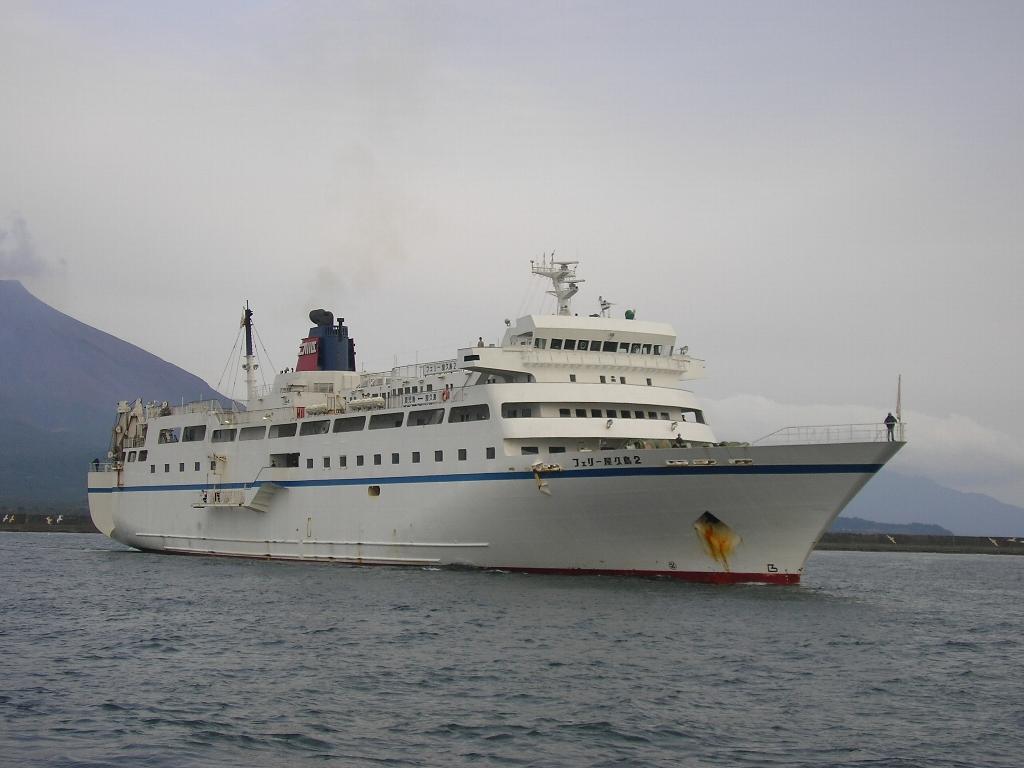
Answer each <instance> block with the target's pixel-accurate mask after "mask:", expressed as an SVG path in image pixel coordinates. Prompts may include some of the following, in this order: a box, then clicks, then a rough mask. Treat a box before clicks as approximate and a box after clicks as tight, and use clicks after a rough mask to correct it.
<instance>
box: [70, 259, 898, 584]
mask: <svg viewBox="0 0 1024 768" xmlns="http://www.w3.org/2000/svg"><path fill="white" fill-rule="evenodd" d="M533 271H534V273H535V274H538V275H541V276H544V277H547V278H549V279H550V280H551V281H552V285H553V289H552V290H551V291H550V293H552V294H553V295H554V296H555V299H556V302H557V306H558V314H555V315H528V316H526V317H522V318H520V319H519V320H517V321H516V322H515V323H514V324H512V323H508V322H506V325H507V328H506V331H505V334H504V337H503V339H502V341H501V344H500V345H497V346H495V345H484V344H483V343H482V342H478V343H477V344H475V345H473V346H468V347H465V348H463V349H459V350H458V353H457V356H456V357H455V358H452V359H448V360H440V361H434V362H429V363H417V364H415V365H406V366H398V367H395V368H394V369H392V370H390V371H386V372H379V373H365V372H363V373H360V372H356V370H355V360H354V357H355V350H354V345H353V343H352V341H351V340H350V339H349V338H348V335H347V334H348V329H347V328H346V327H345V326H344V321H343V320H339V321H338V323H337V325H335V324H334V318H333V315H332V314H331V313H329V312H325V311H323V310H315V311H314V312H312V313H310V319H311V320H312V321H313V322H314V324H315V325H314V327H313V328H311V329H310V334H309V336H308V337H307V338H305V339H304V340H303V342H302V345H301V346H300V355H299V363H298V365H297V367H296V370H294V371H292V370H286V371H285V372H282V373H280V374H278V375H277V377H276V379H275V381H274V384H273V386H272V387H271V388H270V390H269V391H268V392H265V393H260V392H258V391H257V389H256V387H255V383H254V377H253V375H252V374H253V371H254V370H255V369H254V366H255V361H254V357H253V355H252V348H251V343H250V344H249V346H248V349H247V355H246V366H245V373H246V376H247V384H248V387H247V391H248V394H249V401H248V403H247V404H246V405H247V407H246V409H245V410H240V409H230V408H225V407H224V406H223V405H222V404H221V403H219V402H217V401H205V402H200V403H190V404H186V405H183V406H177V407H176V406H170V405H168V404H167V403H162V404H152V403H151V404H148V405H146V404H143V403H141V402H135V403H129V402H127V401H122V403H121V404H120V405H119V407H118V421H117V425H116V426H115V428H114V434H113V440H112V448H111V456H110V463H108V464H105V465H103V466H100V467H94V468H93V471H91V472H90V473H89V504H90V510H91V513H92V516H93V520H94V521H95V522H96V524H97V526H98V527H99V528H100V530H102V531H103V532H104V533H106V534H107V535H108V536H111V537H112V538H115V539H117V540H118V541H121V542H123V543H125V544H128V545H129V546H133V547H137V548H139V549H146V550H156V551H163V552H176V553H190V554H214V555H234V556H242V557H269V558H288V559H300V560H333V561H339V562H346V563H361V564H392V565H462V566H475V567H481V568H502V569H512V570H526V571H543V572H602V573H630V574H633V573H636V574H649V575H665V576H672V577H676V578H686V579H694V580H703V581H769V582H779V583H794V582H797V581H799V578H800V575H801V573H802V571H803V567H804V563H805V561H806V558H807V556H808V554H809V553H810V551H811V549H812V548H813V546H814V544H815V543H816V542H817V540H818V538H819V537H820V536H821V534H822V533H823V532H824V531H825V530H826V529H827V527H828V525H829V524H830V523H831V522H832V520H833V519H834V518H835V517H836V515H838V514H839V512H840V510H841V509H842V508H843V507H844V506H845V505H846V503H847V502H848V501H849V500H850V499H851V498H852V497H853V495H854V494H855V493H856V492H857V491H858V490H859V489H860V488H861V486H863V485H864V483H865V482H867V480H868V479H870V477H871V476H872V475H873V474H874V472H876V471H877V470H878V469H880V468H881V467H882V465H884V464H885V462H886V461H887V460H888V459H889V458H891V457H892V455H893V454H894V453H895V452H896V451H897V450H898V449H899V448H900V447H901V446H902V445H903V425H902V424H898V425H896V430H897V432H896V434H895V435H894V437H896V438H898V439H894V440H888V439H887V434H886V428H885V427H884V425H881V424H880V425H860V426H858V425H852V426H843V427H822V428H799V430H798V429H797V428H790V429H788V430H782V431H780V432H779V433H777V434H775V435H773V436H771V439H767V440H764V441H762V442H759V443H757V444H754V445H750V444H746V443H720V442H718V440H717V439H716V437H715V435H714V433H713V432H712V430H711V427H710V426H709V425H708V424H707V423H705V419H704V415H703V412H702V410H701V407H700V404H699V403H698V401H697V400H696V398H695V397H694V396H693V394H692V393H691V392H689V391H687V390H685V389H681V388H679V386H678V383H679V381H680V380H684V381H685V380H687V379H692V378H695V377H698V376H700V375H701V374H702V372H703V368H704V364H703V362H702V361H701V360H698V359H696V358H693V357H691V356H690V355H689V354H688V350H687V348H686V347H681V348H680V347H679V346H677V338H676V334H675V331H674V330H673V329H672V327H671V326H670V325H667V324H664V323H653V322H644V321H638V320H634V319H631V318H632V312H627V313H626V318H625V319H620V318H612V317H610V316H609V315H610V312H609V308H610V304H609V303H608V302H607V301H605V300H604V299H601V311H600V312H599V313H598V314H596V315H591V316H589V317H579V316H577V315H574V314H572V312H571V300H572V297H573V296H574V294H575V293H576V292H577V290H578V284H579V283H581V282H582V280H581V279H579V278H577V277H576V264H575V262H557V261H543V262H541V263H539V264H534V265H533ZM250 316H251V313H250V312H249V310H248V308H246V314H245V315H244V323H245V324H246V332H247V338H248V334H249V323H250Z"/></svg>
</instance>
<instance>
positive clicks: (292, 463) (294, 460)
mask: <svg viewBox="0 0 1024 768" xmlns="http://www.w3.org/2000/svg"><path fill="white" fill-rule="evenodd" d="M270 466H272V467H298V466H299V454H297V453H272V454H270Z"/></svg>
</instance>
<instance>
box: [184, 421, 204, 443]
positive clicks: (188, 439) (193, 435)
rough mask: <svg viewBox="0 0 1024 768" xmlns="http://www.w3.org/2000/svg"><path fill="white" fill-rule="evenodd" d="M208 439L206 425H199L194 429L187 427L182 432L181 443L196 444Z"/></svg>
mask: <svg viewBox="0 0 1024 768" xmlns="http://www.w3.org/2000/svg"><path fill="white" fill-rule="evenodd" d="M205 438H206V425H205V424H199V425H197V426H194V427H185V429H183V430H182V432H181V442H183V443H194V442H197V441H199V440H204V439H205Z"/></svg>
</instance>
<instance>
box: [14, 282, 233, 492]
mask: <svg viewBox="0 0 1024 768" xmlns="http://www.w3.org/2000/svg"><path fill="white" fill-rule="evenodd" d="M137 397H141V398H142V399H143V400H161V401H162V400H168V401H176V400H180V399H181V398H182V397H183V398H184V399H185V400H186V401H188V400H198V399H204V398H220V399H222V400H223V398H221V397H220V396H219V395H218V394H217V393H216V392H215V391H214V390H213V388H211V387H210V386H209V385H208V384H207V383H206V382H204V381H203V380H202V379H199V378H198V377H196V376H193V375H192V374H191V373H188V372H187V371H184V370H182V369H181V368H178V367H177V366H175V365H172V364H171V363H168V362H167V361H165V360H161V359H160V358H159V357H157V356H156V355H153V354H151V353H149V352H146V351H145V350H144V349H140V348H139V347H136V346H135V345H133V344H129V343H128V342H125V341H121V340H120V339H118V338H116V337H115V336H111V335H110V334H108V333H104V332H103V331H100V330H97V329H96V328H92V327H91V326H88V325H86V324H85V323H81V322H79V321H78V320H75V319H74V318H72V317H68V316H67V315H65V314H63V313H62V312H58V311H57V310H56V309H54V308H53V307H50V306H49V305H47V304H45V303H43V302H42V301H40V300H39V299H37V298H36V297H35V296H33V295H32V294H31V293H29V292H28V291H27V290H26V289H25V287H24V286H23V285H22V284H21V283H19V282H18V281H17V280H0V501H3V502H8V503H9V502H17V501H31V502H44V501H45V502H52V501H65V502H69V503H84V502H85V496H86V494H85V473H86V471H87V469H88V463H89V461H90V460H91V459H92V458H93V457H100V458H102V457H104V456H106V452H107V449H108V447H109V441H110V429H111V427H112V426H113V424H114V415H115V414H114V409H115V406H116V404H117V401H118V400H134V399H135V398H137ZM225 402H226V401H225Z"/></svg>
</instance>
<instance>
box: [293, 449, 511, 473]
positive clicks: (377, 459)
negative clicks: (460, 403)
mask: <svg viewBox="0 0 1024 768" xmlns="http://www.w3.org/2000/svg"><path fill="white" fill-rule="evenodd" d="M456 456H458V460H459V461H466V460H468V459H469V452H468V451H467V450H466V449H465V448H459V449H458V451H457V453H456ZM484 456H485V457H486V458H488V459H493V458H494V457H495V451H494V448H486V449H484ZM372 459H373V466H375V467H379V466H381V465H382V464H383V463H384V455H383V454H381V453H375V454H373V457H372ZM332 460H333V457H332V456H324V457H323V459H322V462H323V468H324V469H330V468H331V461H332ZM355 460H356V463H355V465H356V466H357V467H362V466H365V465H366V456H364V455H363V454H358V455H357V456H356V457H355ZM409 460H410V462H411V463H412V464H420V463H421V462H422V454H421V453H420V452H419V451H412V452H411V453H410V454H409ZM442 461H444V451H443V450H436V451H434V462H435V463H437V462H442ZM391 463H392V464H401V463H402V456H401V454H400V453H392V454H391ZM313 464H314V461H313V459H309V458H307V459H306V469H313ZM338 467H339V468H341V469H345V468H346V467H348V456H339V457H338Z"/></svg>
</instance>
